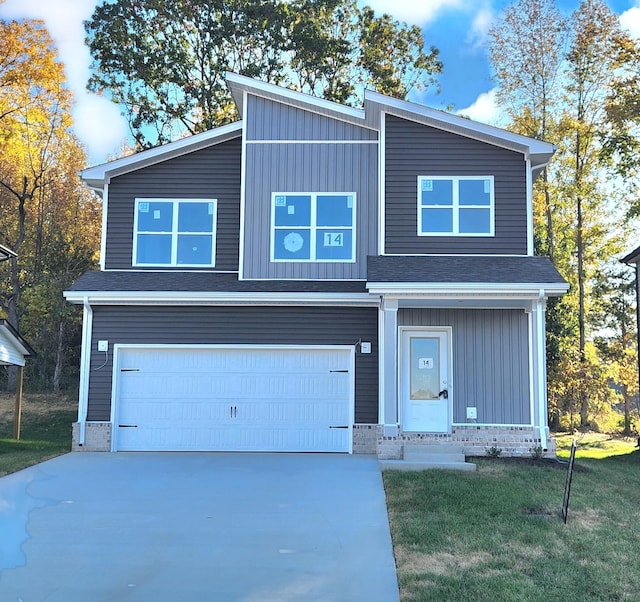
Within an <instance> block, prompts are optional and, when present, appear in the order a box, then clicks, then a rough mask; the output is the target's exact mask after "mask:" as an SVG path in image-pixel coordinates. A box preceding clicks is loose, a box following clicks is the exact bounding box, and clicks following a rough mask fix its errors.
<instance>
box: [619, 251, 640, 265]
mask: <svg viewBox="0 0 640 602" xmlns="http://www.w3.org/2000/svg"><path fill="white" fill-rule="evenodd" d="M620 262H621V263H627V264H631V263H635V264H638V263H640V247H638V248H637V249H634V250H633V251H631V253H629V254H628V255H625V256H624V257H623V258H622V259H621V260H620Z"/></svg>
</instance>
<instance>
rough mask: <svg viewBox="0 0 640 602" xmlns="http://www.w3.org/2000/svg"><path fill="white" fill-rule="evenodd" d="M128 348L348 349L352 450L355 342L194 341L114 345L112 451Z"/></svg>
mask: <svg viewBox="0 0 640 602" xmlns="http://www.w3.org/2000/svg"><path fill="white" fill-rule="evenodd" d="M127 349H167V350H176V349H177V350H180V349H184V350H188V349H198V350H204V349H211V350H215V349H247V350H251V349H261V350H265V349H266V350H273V351H277V350H280V349H286V350H297V349H301V350H311V351H316V350H317V351H348V352H349V380H350V386H349V425H348V426H349V435H348V439H349V440H348V452H347V453H349V454H352V453H353V427H354V422H355V399H356V397H355V395H356V348H355V345H270V344H256V345H252V344H225V343H212V344H192V343H169V344H164V343H141V344H137V343H116V344H115V345H114V346H113V366H112V373H111V412H110V421H111V450H110V451H112V452H115V451H117V448H118V442H117V438H118V432H117V427H116V424H117V418H118V414H117V407H118V403H117V400H118V398H119V392H120V390H119V386H120V379H119V378H118V375H119V372H120V361H121V352H122V351H126V350H127Z"/></svg>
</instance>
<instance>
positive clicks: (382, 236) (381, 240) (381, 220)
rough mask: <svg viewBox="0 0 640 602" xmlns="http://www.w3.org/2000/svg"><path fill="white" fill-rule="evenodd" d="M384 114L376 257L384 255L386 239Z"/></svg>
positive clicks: (381, 137)
mask: <svg viewBox="0 0 640 602" xmlns="http://www.w3.org/2000/svg"><path fill="white" fill-rule="evenodd" d="M386 115H387V114H386V113H385V112H384V111H382V112H381V114H380V146H379V147H378V255H384V254H385V251H386V249H385V247H386V239H387V233H386V228H387V219H386V207H387V195H386V181H385V179H386V174H387V166H386V149H387V122H386Z"/></svg>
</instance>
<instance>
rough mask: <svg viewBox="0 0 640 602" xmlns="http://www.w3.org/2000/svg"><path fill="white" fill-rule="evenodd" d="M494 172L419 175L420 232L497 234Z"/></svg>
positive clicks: (424, 233)
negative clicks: (470, 174)
mask: <svg viewBox="0 0 640 602" xmlns="http://www.w3.org/2000/svg"><path fill="white" fill-rule="evenodd" d="M493 216H494V199H493V176H456V177H451V176H419V177H418V236H493V233H494V229H493V221H494V220H493Z"/></svg>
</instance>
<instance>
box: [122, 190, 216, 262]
mask: <svg viewBox="0 0 640 602" xmlns="http://www.w3.org/2000/svg"><path fill="white" fill-rule="evenodd" d="M140 203H171V204H172V205H173V209H172V224H171V232H168V231H167V232H157V233H156V232H145V231H143V232H139V231H138V215H139V211H138V207H139V205H140ZM181 203H200V204H204V203H209V204H212V205H213V213H212V220H213V223H212V230H211V232H205V231H202V232H193V233H192V232H188V233H185V232H180V230H179V227H178V218H179V212H180V205H181ZM217 230H218V199H213V198H211V199H204V198H198V199H191V198H178V197H166V198H158V197H154V198H151V197H136V198H135V199H134V203H133V243H132V251H131V254H132V266H133V267H134V268H139V267H147V266H148V267H156V268H160V267H165V268H166V267H178V268H183V267H184V268H197V267H205V268H213V267H215V265H216V238H217V236H216V234H217ZM138 234H148V235H151V236H153V235H154V234H161V235H165V236H166V235H167V234H169V235H170V236H171V263H139V262H138V261H137V254H138ZM180 234H196V235H201V236H211V263H203V264H200V263H185V264H181V263H178V238H179V236H180Z"/></svg>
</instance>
